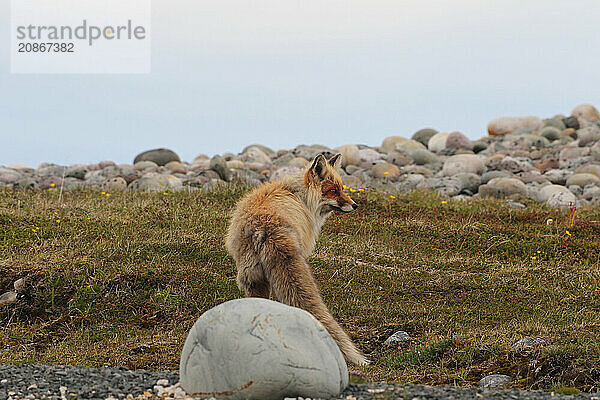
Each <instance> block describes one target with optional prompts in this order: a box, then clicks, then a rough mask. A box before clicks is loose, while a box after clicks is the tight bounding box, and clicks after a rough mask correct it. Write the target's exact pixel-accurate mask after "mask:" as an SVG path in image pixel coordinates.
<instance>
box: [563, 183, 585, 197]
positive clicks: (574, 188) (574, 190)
mask: <svg viewBox="0 0 600 400" xmlns="http://www.w3.org/2000/svg"><path fill="white" fill-rule="evenodd" d="M567 189H569V191H570V192H571V193H573V194H574V195H575V196H576V197H578V196H581V195H583V188H582V187H581V186H577V185H570V186H567Z"/></svg>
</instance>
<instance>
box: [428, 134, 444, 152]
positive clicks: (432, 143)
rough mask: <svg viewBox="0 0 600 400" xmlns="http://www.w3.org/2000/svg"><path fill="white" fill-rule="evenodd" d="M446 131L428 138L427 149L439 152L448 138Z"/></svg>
mask: <svg viewBox="0 0 600 400" xmlns="http://www.w3.org/2000/svg"><path fill="white" fill-rule="evenodd" d="M448 135H450V134H449V133H447V132H439V133H436V134H435V135H433V136H432V137H431V138H429V142H427V149H428V150H429V151H432V152H434V153H439V152H440V151H442V150H444V149H445V148H446V141H447V140H448Z"/></svg>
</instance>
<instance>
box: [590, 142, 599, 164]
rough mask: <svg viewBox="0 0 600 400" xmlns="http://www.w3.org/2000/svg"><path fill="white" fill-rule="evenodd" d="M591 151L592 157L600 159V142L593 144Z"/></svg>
mask: <svg viewBox="0 0 600 400" xmlns="http://www.w3.org/2000/svg"><path fill="white" fill-rule="evenodd" d="M590 151H591V155H592V158H593V159H594V160H596V161H600V142H598V143H596V144H595V145H593V146H592V148H591V149H590Z"/></svg>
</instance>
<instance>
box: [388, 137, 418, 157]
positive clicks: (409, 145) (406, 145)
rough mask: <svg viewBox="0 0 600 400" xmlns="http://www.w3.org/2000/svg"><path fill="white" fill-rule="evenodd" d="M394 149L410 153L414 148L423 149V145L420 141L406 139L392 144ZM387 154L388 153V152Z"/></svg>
mask: <svg viewBox="0 0 600 400" xmlns="http://www.w3.org/2000/svg"><path fill="white" fill-rule="evenodd" d="M394 150H395V151H401V152H404V153H410V152H411V151H414V150H425V146H423V143H421V142H417V141H416V140H412V139H408V140H406V141H405V142H400V143H396V146H394ZM388 154H389V152H388Z"/></svg>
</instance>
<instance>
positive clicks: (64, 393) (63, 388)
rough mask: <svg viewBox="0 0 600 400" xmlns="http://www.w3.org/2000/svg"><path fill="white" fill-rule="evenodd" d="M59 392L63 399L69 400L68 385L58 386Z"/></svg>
mask: <svg viewBox="0 0 600 400" xmlns="http://www.w3.org/2000/svg"><path fill="white" fill-rule="evenodd" d="M58 390H59V392H60V398H61V399H62V400H67V387H66V386H61V387H59V388H58Z"/></svg>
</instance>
